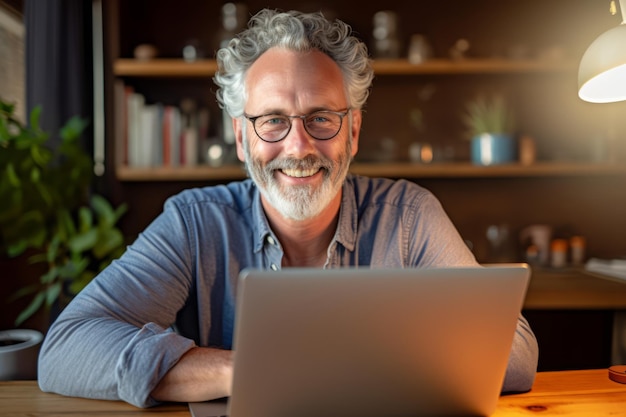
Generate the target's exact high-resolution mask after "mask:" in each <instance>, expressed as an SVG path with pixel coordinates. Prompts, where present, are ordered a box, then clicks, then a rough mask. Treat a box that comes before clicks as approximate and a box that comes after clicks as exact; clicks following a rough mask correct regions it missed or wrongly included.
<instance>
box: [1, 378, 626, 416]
mask: <svg viewBox="0 0 626 417" xmlns="http://www.w3.org/2000/svg"><path fill="white" fill-rule="evenodd" d="M89 415H97V416H99V417H122V416H124V417H131V416H143V415H154V416H156V415H158V416H159V417H183V416H184V417H189V416H190V414H189V411H188V408H187V405H186V404H170V405H162V406H158V407H154V408H150V409H145V410H144V409H138V408H135V407H134V406H132V405H129V404H126V403H123V402H119V401H99V400H86V399H81V398H69V397H63V396H60V395H55V394H47V393H44V392H41V391H40V390H39V388H38V386H37V384H36V382H35V381H9V382H0V417H9V416H10V417H26V416H29V417H36V416H89ZM557 415H558V416H579V417H583V416H584V417H589V416H593V417H595V416H607V415H615V416H618V415H620V416H621V415H626V385H623V384H618V383H616V382H613V381H611V380H609V378H608V371H607V370H606V369H597V370H584V371H559V372H540V373H538V374H537V378H536V380H535V384H534V386H533V389H532V390H531V391H530V392H528V393H524V394H514V395H504V396H502V397H500V400H499V402H498V408H497V410H496V412H495V413H494V414H493V417H513V416H517V417H519V416H536V417H546V416H557Z"/></svg>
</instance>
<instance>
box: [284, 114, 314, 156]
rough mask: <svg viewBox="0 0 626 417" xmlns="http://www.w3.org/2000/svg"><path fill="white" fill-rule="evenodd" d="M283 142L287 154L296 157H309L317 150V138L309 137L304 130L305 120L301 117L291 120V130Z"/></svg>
mask: <svg viewBox="0 0 626 417" xmlns="http://www.w3.org/2000/svg"><path fill="white" fill-rule="evenodd" d="M283 142H284V146H285V150H286V151H287V153H289V154H290V155H293V156H295V157H302V156H306V155H309V154H311V153H313V152H314V150H315V144H314V142H315V138H313V137H312V136H311V135H309V132H307V131H306V129H305V128H304V120H302V119H301V118H299V117H294V118H293V119H291V130H290V131H289V134H288V135H287V136H286V137H285V139H284V140H283Z"/></svg>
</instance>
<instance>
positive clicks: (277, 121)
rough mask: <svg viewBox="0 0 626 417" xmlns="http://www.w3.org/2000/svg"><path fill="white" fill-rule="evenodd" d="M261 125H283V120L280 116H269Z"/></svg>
mask: <svg viewBox="0 0 626 417" xmlns="http://www.w3.org/2000/svg"><path fill="white" fill-rule="evenodd" d="M263 124H267V125H281V124H285V118H284V117H280V116H270V117H268V118H267V119H265V120H264V121H263Z"/></svg>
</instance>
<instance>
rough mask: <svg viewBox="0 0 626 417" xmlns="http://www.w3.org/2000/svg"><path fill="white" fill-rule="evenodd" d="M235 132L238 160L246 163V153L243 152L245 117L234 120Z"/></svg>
mask: <svg viewBox="0 0 626 417" xmlns="http://www.w3.org/2000/svg"><path fill="white" fill-rule="evenodd" d="M232 120H233V131H234V132H235V144H236V146H237V158H238V159H239V160H240V161H241V162H246V157H245V152H244V151H243V140H244V137H243V126H242V123H245V119H244V118H243V117H234V118H233V119H232Z"/></svg>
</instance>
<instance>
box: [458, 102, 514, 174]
mask: <svg viewBox="0 0 626 417" xmlns="http://www.w3.org/2000/svg"><path fill="white" fill-rule="evenodd" d="M463 122H464V123H465V125H466V127H467V129H468V136H469V138H470V141H471V160H472V162H473V163H475V164H479V165H492V164H502V163H508V162H512V161H515V160H516V158H517V152H516V150H517V146H516V140H515V118H514V116H513V112H512V110H511V108H510V107H509V106H508V103H507V102H506V100H505V99H504V97H503V96H501V95H493V96H491V97H485V96H479V97H477V98H475V99H474V100H472V101H470V102H468V103H467V104H466V108H465V113H464V114H463Z"/></svg>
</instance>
